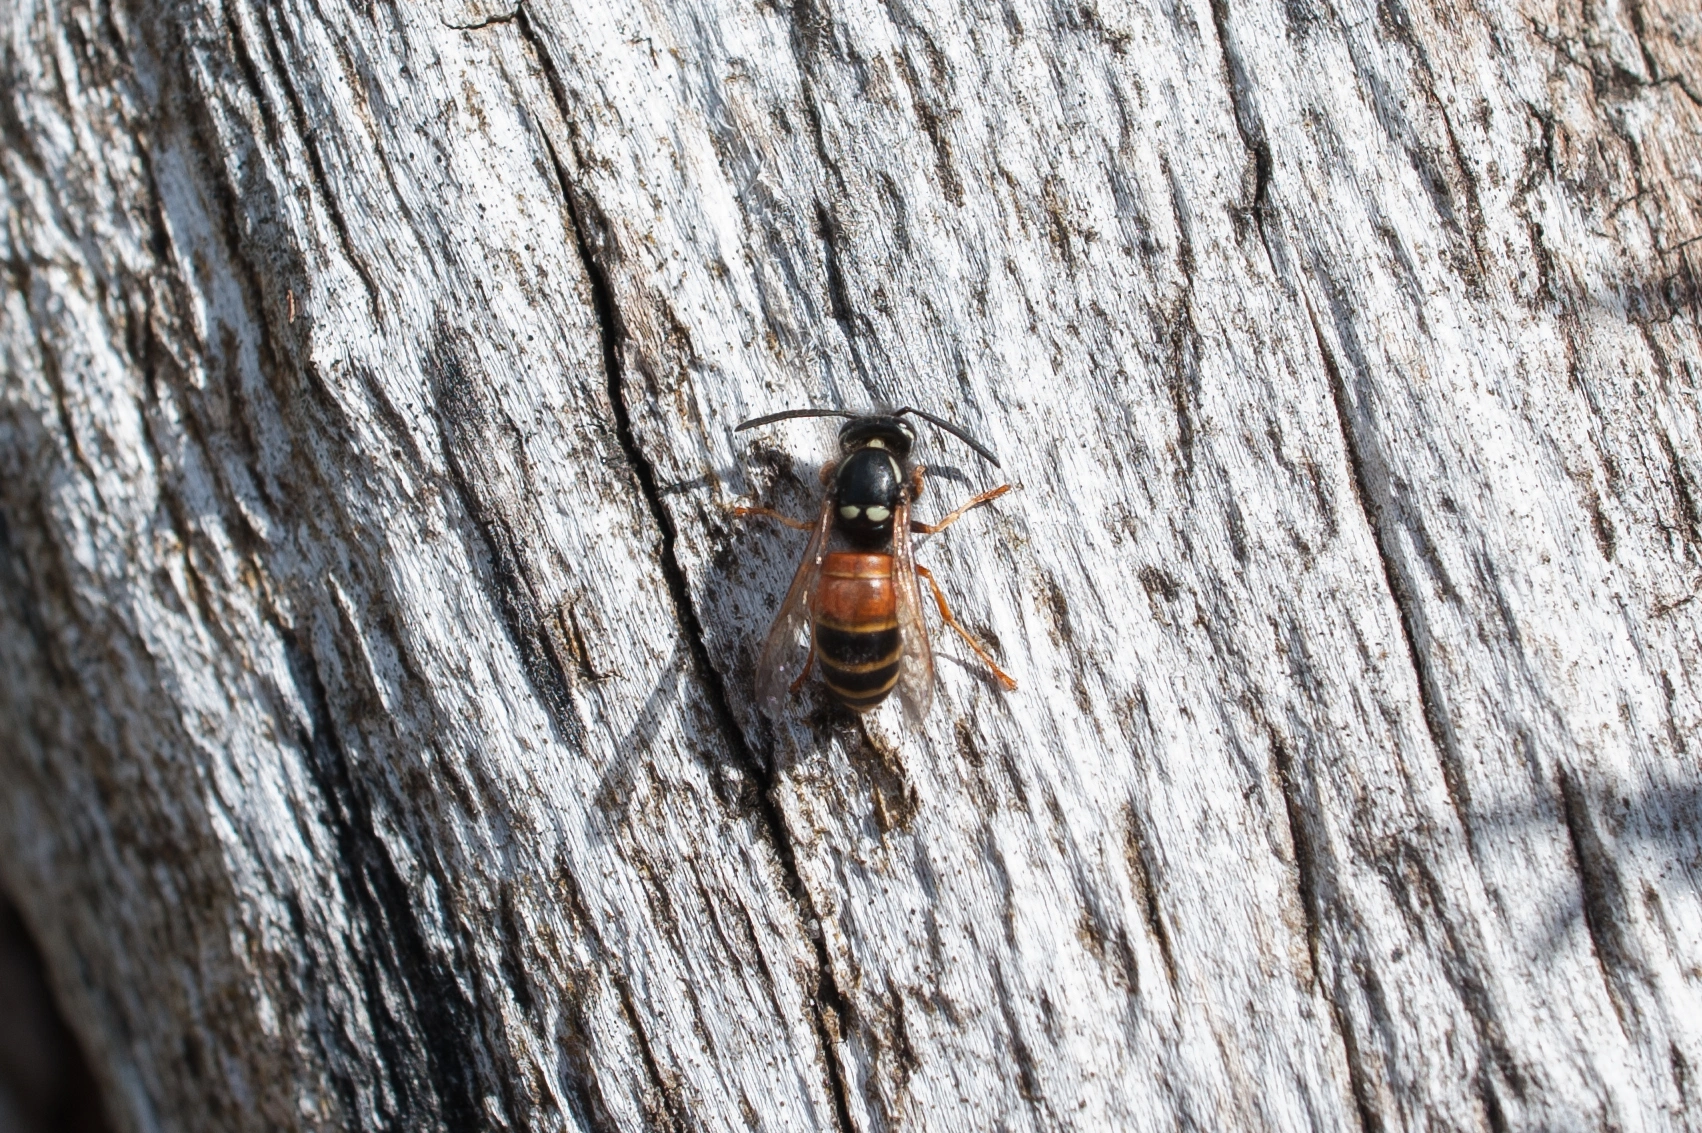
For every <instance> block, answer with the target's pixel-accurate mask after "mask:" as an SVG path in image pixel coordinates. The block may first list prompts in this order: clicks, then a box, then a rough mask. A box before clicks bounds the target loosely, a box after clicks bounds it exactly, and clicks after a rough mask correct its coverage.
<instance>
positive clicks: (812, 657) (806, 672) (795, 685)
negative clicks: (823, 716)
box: [786, 633, 816, 696]
mask: <svg viewBox="0 0 1702 1133" xmlns="http://www.w3.org/2000/svg"><path fill="white" fill-rule="evenodd" d="M815 663H816V635H815V634H813V633H812V634H810V652H809V654H808V655H807V656H806V657H805V658H804V668H803V671H802V672H800V673H799V674H798V679H797V680H795V681H793V682H792V688H791V689H790V690H789V691H788V692H787V694H786V695H787V696H797V695H798V690H799V689H801V688H803V687H804V682H805V681H807V680H809V679H810V666H811V665H814V664H815Z"/></svg>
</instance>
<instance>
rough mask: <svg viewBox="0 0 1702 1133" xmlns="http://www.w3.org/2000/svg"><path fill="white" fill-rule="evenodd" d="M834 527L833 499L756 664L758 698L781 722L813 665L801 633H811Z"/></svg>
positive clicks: (823, 511) (823, 510) (812, 536)
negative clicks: (812, 604)
mask: <svg viewBox="0 0 1702 1133" xmlns="http://www.w3.org/2000/svg"><path fill="white" fill-rule="evenodd" d="M832 528H833V497H832V496H829V497H828V498H827V499H825V500H823V501H822V505H821V515H820V516H819V517H817V519H816V525H815V528H814V529H813V530H812V532H811V533H810V544H809V546H807V547H805V548H804V557H803V559H802V560H801V561H800V562H799V563H798V573H797V574H794V575H793V576H792V587H791V589H790V590H788V591H786V600H785V601H784V602H782V603H781V604H780V612H779V613H778V614H776V615H775V616H774V624H773V625H772V626H771V627H769V630H768V637H767V639H765V640H764V641H763V643H762V656H761V657H759V658H758V659H757V663H756V698H757V704H758V705H759V706H760V707H761V709H762V711H763V713H764V714H766V715H767V716H769V717H770V718H773V719H778V718H779V716H780V714H781V713H782V712H784V711H785V710H786V700H787V697H788V696H789V695H790V694H791V692H792V685H793V682H795V681H796V680H797V679H798V677H799V676H800V675H801V674H802V673H803V671H804V666H805V665H807V664H808V663H809V654H808V652H807V651H804V650H801V649H800V648H799V646H800V642H799V640H798V637H799V633H798V631H799V630H806V631H807V630H808V628H809V622H810V599H811V598H812V597H814V596H815V592H816V583H817V582H819V581H820V580H821V562H822V559H823V557H824V556H825V552H826V549H827V536H828V532H829V531H831V530H832Z"/></svg>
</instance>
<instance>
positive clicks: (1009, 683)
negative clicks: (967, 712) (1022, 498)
mask: <svg viewBox="0 0 1702 1133" xmlns="http://www.w3.org/2000/svg"><path fill="white" fill-rule="evenodd" d="M1009 486H1010V485H1008V484H1007V485H1006V487H1009ZM916 573H917V574H919V575H921V576H922V577H923V578H925V579H927V580H928V585H929V587H931V588H932V589H933V591H934V602H935V603H936V604H937V605H938V606H939V607H940V619H941V620H942V621H944V622H945V623H946V624H947V625H948V626H950V627H951V628H952V629H954V630H956V631H957V635H958V636H959V637H961V638H963V640H964V642H965V643H966V644H967V645H968V646H969V648H971V649H973V650H975V655H976V656H977V657H979V658H981V663H982V664H984V665H986V666H987V667H988V668H989V669H991V670H993V676H994V677H995V678H997V680H998V682H999V684H1000V685H1001V686H1002V687H1003V688H1004V690H1005V691H1006V692H1013V691H1015V689H1016V681H1014V680H1012V679H1011V676H1010V674H1009V673H1007V672H1005V671H1004V670H1003V669H1001V668H999V666H998V664H997V663H995V662H994V660H993V658H992V657H991V656H989V655H988V653H987V651H986V650H985V649H983V648H981V643H980V642H978V641H976V640H975V639H974V638H973V637H970V636H969V631H968V630H966V629H964V628H963V627H962V626H960V625H958V624H957V619H956V618H954V617H952V616H951V607H949V606H947V605H946V596H945V595H944V594H943V593H941V592H940V584H939V583H937V582H935V581H934V575H933V572H931V571H930V570H929V569H928V568H927V567H925V566H922V565H920V564H918V565H917V567H916Z"/></svg>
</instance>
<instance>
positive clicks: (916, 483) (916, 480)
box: [910, 464, 928, 503]
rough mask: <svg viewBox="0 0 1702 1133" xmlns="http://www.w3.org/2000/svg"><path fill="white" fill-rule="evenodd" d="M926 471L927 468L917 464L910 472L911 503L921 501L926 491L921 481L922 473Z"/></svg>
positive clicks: (925, 486)
mask: <svg viewBox="0 0 1702 1133" xmlns="http://www.w3.org/2000/svg"><path fill="white" fill-rule="evenodd" d="M926 471H928V466H927V465H925V464H918V465H917V466H916V467H915V468H912V469H911V470H910V500H911V502H912V503H914V502H915V501H917V500H919V499H921V498H922V493H923V492H924V491H926V490H927V487H928V486H927V485H926V484H925V483H923V481H922V473H924V472H926Z"/></svg>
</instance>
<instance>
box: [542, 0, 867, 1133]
mask: <svg viewBox="0 0 1702 1133" xmlns="http://www.w3.org/2000/svg"><path fill="white" fill-rule="evenodd" d="M515 24H516V26H517V28H518V29H519V31H520V34H521V36H522V37H523V38H524V39H525V40H526V42H527V44H528V45H529V46H530V47H531V49H532V52H533V53H534V55H535V56H536V58H537V59H538V63H539V66H540V67H542V69H543V71H544V73H545V76H546V78H547V81H548V85H549V90H550V94H551V97H552V98H553V99H554V101H555V104H556V109H557V112H558V113H559V114H560V115H561V116H562V120H563V121H564V122H571V121H572V117H571V111H572V108H573V103H572V101H571V100H570V99H569V98H568V97H567V90H566V85H565V83H564V82H563V81H562V77H561V74H560V72H559V71H558V70H557V68H556V66H555V61H554V60H553V59H552V58H551V56H550V54H549V52H548V50H547V49H546V47H545V45H544V43H543V41H542V38H541V37H540V36H539V34H538V29H537V28H536V27H534V26H533V24H532V21H531V20H530V19H529V18H528V16H527V13H526V10H525V8H524V6H521V7H520V8H518V9H517V14H516V17H515ZM544 144H545V146H546V148H547V149H548V150H549V154H550V160H551V163H552V165H553V166H554V167H555V174H556V178H557V182H558V187H559V189H560V192H561V196H562V202H563V205H564V207H565V208H566V209H567V214H568V219H569V222H570V224H571V225H572V229H573V238H574V242H575V246H576V248H577V251H578V253H579V259H580V262H581V264H582V265H583V266H584V269H585V275H586V279H587V280H588V281H589V283H590V287H591V305H592V309H593V311H594V313H595V315H596V319H597V326H598V331H599V333H600V335H601V337H602V346H603V366H604V369H605V372H606V376H607V380H608V399H609V408H610V412H611V413H612V415H613V417H614V422H613V424H614V432H615V437H616V439H617V440H618V442H619V443H620V446H621V449H622V451H623V452H624V453H625V455H626V459H627V463H628V464H629V466H630V467H631V468H632V473H633V477H634V479H635V480H636V481H637V483H638V488H639V492H640V494H641V495H642V496H643V499H644V504H645V507H646V509H647V510H648V512H649V514H650V517H651V520H652V521H653V522H654V523H655V525H656V530H657V532H658V533H659V535H660V546H659V548H658V550H657V565H658V568H659V570H660V571H661V574H662V578H663V581H664V583H665V584H666V585H667V588H668V594H669V597H670V598H671V599H672V602H673V607H674V612H675V615H676V616H677V618H678V619H679V625H680V632H681V636H682V637H683V638H684V639H685V642H686V644H687V646H688V648H689V650H690V653H691V657H692V663H693V668H694V669H695V671H696V675H697V677H698V679H699V681H700V683H701V687H702V689H703V693H704V697H705V699H706V700H707V701H708V702H709V705H710V709H711V711H712V713H713V715H714V718H715V722H716V725H717V730H718V731H719V732H720V734H721V738H722V741H723V743H724V744H725V745H726V747H727V750H728V752H729V754H730V755H731V756H732V758H733V760H734V761H735V762H736V763H737V764H738V765H739V767H740V768H741V770H743V771H744V772H745V774H746V776H747V777H748V779H749V780H750V781H754V782H756V783H759V784H760V786H761V789H760V790H759V791H757V792H754V796H755V797H754V798H751V799H748V800H744V801H748V802H749V803H750V804H751V806H752V809H753V810H754V812H755V814H756V816H757V817H758V819H759V827H760V829H761V830H762V832H763V833H765V834H766V836H767V839H768V841H769V843H770V845H771V846H772V847H773V849H774V854H775V858H776V860H777V862H778V864H779V866H780V869H781V874H782V877H783V879H784V888H785V890H786V892H787V895H788V896H789V897H790V898H791V900H792V901H793V903H794V905H795V906H796V908H797V911H798V916H799V921H800V922H801V927H802V928H803V930H804V932H805V934H806V935H808V937H809V938H810V940H811V941H812V942H813V944H814V946H815V949H814V951H815V967H816V987H815V989H814V997H815V1004H814V1007H815V1010H814V1011H813V1012H812V1022H813V1024H814V1027H815V1031H816V1038H817V1042H818V1043H819V1045H820V1049H821V1057H822V1066H823V1070H824V1072H825V1076H826V1079H827V1083H826V1084H827V1086H828V1092H829V1094H830V1096H831V1097H832V1099H833V1106H834V1116H835V1119H836V1121H837V1124H838V1128H839V1129H840V1130H841V1133H851V1131H852V1130H854V1129H855V1128H856V1125H855V1124H854V1123H853V1122H852V1120H851V1111H850V1105H849V1102H848V1100H847V1099H848V1093H847V1085H846V1082H845V1076H844V1072H843V1070H842V1068H841V1067H840V1064H839V1060H838V1058H837V1057H836V1055H835V1052H834V1041H833V1037H834V1035H835V1034H837V1033H838V1032H839V1027H840V1023H839V1022H838V1021H839V1020H848V1019H850V1018H852V1017H853V1015H852V1010H851V1007H850V1004H849V1003H848V1002H847V1001H846V999H845V997H844V995H843V993H842V992H841V991H840V989H839V985H838V983H837V981H836V980H835V978H834V974H833V965H832V961H831V958H830V957H829V955H828V951H827V940H826V936H825V934H824V932H823V930H822V926H821V917H820V915H819V913H818V912H817V910H816V908H815V902H814V899H813V898H812V897H811V895H810V892H809V888H808V886H807V885H806V884H805V883H804V879H803V875H802V873H801V872H800V871H799V868H798V861H797V855H796V851H795V848H794V846H793V844H792V838H791V834H790V831H789V830H788V828H787V825H786V821H785V816H784V815H782V814H781V812H780V807H779V805H778V804H777V803H776V801H775V794H776V787H777V778H778V775H777V772H776V770H775V769H774V768H773V767H772V766H771V765H769V764H766V763H764V761H762V760H760V759H758V758H757V757H756V754H755V753H754V752H753V751H752V750H751V748H750V745H749V744H748V743H746V741H745V735H744V732H743V730H742V729H741V728H740V727H739V724H738V720H737V718H736V717H735V716H734V714H733V709H732V705H731V703H730V701H729V700H728V697H727V690H726V687H725V685H724V684H723V682H722V679H721V673H720V671H719V670H717V669H716V668H715V666H714V664H713V663H712V661H711V660H710V656H709V648H708V645H707V644H706V638H705V635H704V632H703V626H702V623H701V622H700V621H699V619H698V616H697V610H696V606H695V604H694V603H693V601H692V597H691V588H690V585H689V583H688V581H687V579H686V573H685V569H684V568H683V567H681V566H680V562H679V557H678V555H677V554H676V552H675V547H676V546H677V545H678V540H679V535H678V530H677V528H676V527H675V526H674V520H673V516H672V515H671V513H670V512H669V511H668V508H667V505H666V504H665V503H664V502H663V499H662V491H661V489H660V486H659V485H658V484H657V481H656V471H655V467H654V465H652V463H651V461H650V458H649V457H648V456H646V455H645V453H644V450H643V447H642V446H641V445H640V444H639V442H638V438H637V436H636V435H635V434H634V432H633V428H632V417H631V413H630V411H629V409H628V406H627V401H626V387H625V383H624V381H623V376H624V366H623V365H622V362H621V344H622V341H623V340H624V338H625V326H624V322H623V320H622V319H621V316H620V310H619V306H618V304H617V302H616V299H615V288H614V282H613V280H612V279H611V278H610V275H609V272H608V270H607V266H606V264H605V262H604V255H603V253H605V252H606V247H607V245H606V242H605V241H604V240H599V241H598V244H597V246H595V247H594V246H593V244H592V233H591V231H590V228H589V226H588V225H587V223H586V220H587V217H586V212H587V207H588V202H584V201H582V200H581V197H580V194H579V193H578V192H577V191H576V190H575V188H574V186H573V183H572V180H571V178H570V177H569V176H568V173H567V170H566V168H565V167H564V166H563V165H562V162H561V159H560V157H559V155H558V154H557V153H556V151H555V148H554V146H553V145H551V144H550V143H549V141H548V139H547V138H546V139H545V141H544ZM598 235H599V236H602V235H603V234H602V233H599V234H598ZM830 1016H831V1017H832V1021H830V1018H829V1017H830Z"/></svg>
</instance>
